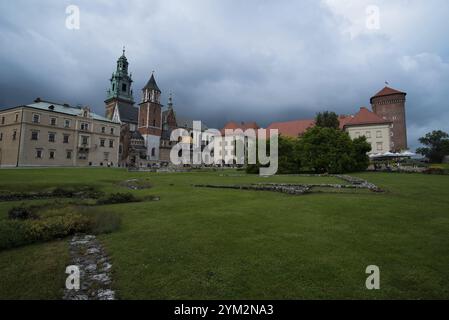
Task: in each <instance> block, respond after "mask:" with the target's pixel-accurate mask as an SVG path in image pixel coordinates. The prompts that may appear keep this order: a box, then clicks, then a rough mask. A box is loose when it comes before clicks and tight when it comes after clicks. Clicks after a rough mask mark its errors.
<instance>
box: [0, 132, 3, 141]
mask: <svg viewBox="0 0 449 320" xmlns="http://www.w3.org/2000/svg"><path fill="white" fill-rule="evenodd" d="M2 140H3V132H0V141H2Z"/></svg>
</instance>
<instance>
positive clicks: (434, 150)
mask: <svg viewBox="0 0 449 320" xmlns="http://www.w3.org/2000/svg"><path fill="white" fill-rule="evenodd" d="M419 142H420V143H421V144H423V145H425V146H427V147H424V148H418V149H417V150H416V152H417V153H419V154H422V155H423V156H425V157H427V158H428V159H429V161H430V162H432V163H441V162H442V161H443V159H444V156H446V155H449V135H448V134H447V133H446V132H444V131H441V130H438V131H432V132H430V133H427V134H426V135H425V136H424V137H421V138H419Z"/></svg>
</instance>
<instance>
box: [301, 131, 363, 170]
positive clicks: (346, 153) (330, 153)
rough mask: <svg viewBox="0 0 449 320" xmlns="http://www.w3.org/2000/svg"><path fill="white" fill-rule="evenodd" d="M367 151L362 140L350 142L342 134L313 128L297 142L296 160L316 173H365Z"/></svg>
mask: <svg viewBox="0 0 449 320" xmlns="http://www.w3.org/2000/svg"><path fill="white" fill-rule="evenodd" d="M369 150H371V146H370V145H369V144H368V143H367V142H366V140H365V139H364V138H361V139H356V140H355V141H352V140H351V138H350V137H349V135H348V133H347V132H344V131H342V130H339V129H334V128H327V127H326V128H323V127H313V128H311V129H309V130H307V131H306V133H305V134H304V135H303V136H302V138H301V139H300V142H299V147H298V152H299V154H298V157H299V160H300V161H301V165H302V166H303V167H308V168H309V169H311V170H314V171H315V172H316V173H344V172H352V171H360V170H365V169H366V168H367V166H368V163H369V161H368V159H367V155H366V153H367V152H368V151H369Z"/></svg>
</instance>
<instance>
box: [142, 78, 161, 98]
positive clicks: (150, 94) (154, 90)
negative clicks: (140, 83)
mask: <svg viewBox="0 0 449 320" xmlns="http://www.w3.org/2000/svg"><path fill="white" fill-rule="evenodd" d="M143 102H152V103H157V104H160V103H161V90H160V89H159V87H158V86H157V83H156V79H154V71H153V72H152V73H151V78H150V80H148V82H147V84H146V85H145V87H143V89H142V103H143Z"/></svg>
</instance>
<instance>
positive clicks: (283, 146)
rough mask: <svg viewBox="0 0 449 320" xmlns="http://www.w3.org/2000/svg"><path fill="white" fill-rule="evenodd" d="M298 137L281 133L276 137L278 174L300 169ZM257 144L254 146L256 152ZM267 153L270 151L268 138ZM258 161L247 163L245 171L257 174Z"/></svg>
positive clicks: (292, 172)
mask: <svg viewBox="0 0 449 320" xmlns="http://www.w3.org/2000/svg"><path fill="white" fill-rule="evenodd" d="M298 143H299V139H298V138H290V137H284V136H282V135H280V136H279V138H278V171H277V173H278V174H294V173H299V171H300V167H301V166H300V161H299V157H298ZM258 148H259V146H256V152H257V151H258ZM266 148H267V151H266V153H267V154H268V153H269V152H270V140H268V141H267V144H266ZM260 167H261V165H260V163H259V161H257V163H256V164H248V165H247V166H246V173H250V174H257V173H259V170H260Z"/></svg>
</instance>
